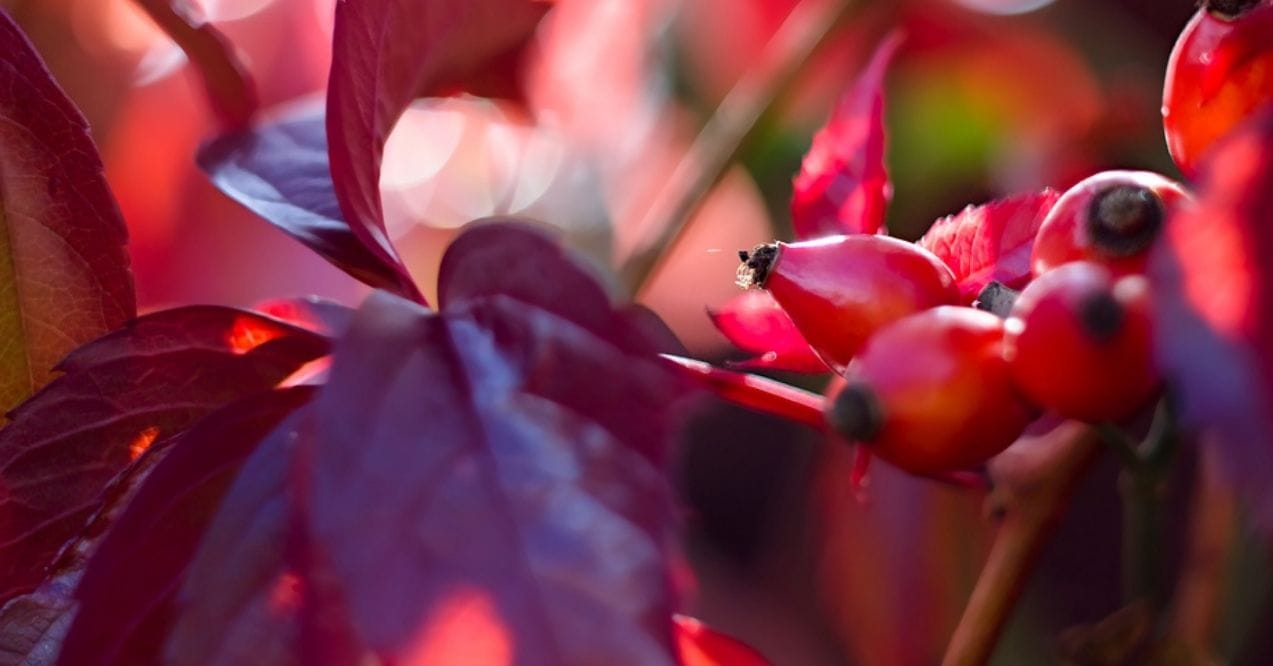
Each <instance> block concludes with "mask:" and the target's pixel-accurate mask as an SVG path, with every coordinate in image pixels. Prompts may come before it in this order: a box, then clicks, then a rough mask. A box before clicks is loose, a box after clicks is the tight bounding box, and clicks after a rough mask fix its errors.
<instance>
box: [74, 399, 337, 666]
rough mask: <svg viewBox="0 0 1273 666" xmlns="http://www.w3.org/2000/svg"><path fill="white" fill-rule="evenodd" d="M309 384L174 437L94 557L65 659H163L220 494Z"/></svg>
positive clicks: (247, 402)
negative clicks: (178, 596)
mask: <svg viewBox="0 0 1273 666" xmlns="http://www.w3.org/2000/svg"><path fill="white" fill-rule="evenodd" d="M312 393H313V390H312V389H310V388H303V389H302V388H297V389H287V390H285V391H273V392H268V393H264V394H258V395H255V396H251V397H249V398H246V399H244V400H241V401H239V402H236V403H233V404H231V405H229V406H227V407H225V408H223V409H221V410H218V411H216V412H213V413H212V414H210V415H208V416H207V417H205V418H203V419H202V420H200V421H199V422H198V423H196V424H195V425H194V426H193V427H192V428H191V429H190V430H187V431H186V432H184V433H181V434H180V435H177V436H176V441H175V442H173V443H172V444H171V445H170V446H169V447H168V451H167V452H166V454H165V455H164V457H163V459H162V460H161V461H160V462H159V464H158V465H156V466H155V468H154V469H153V470H152V471H151V472H150V473H149V474H148V475H147V477H146V479H145V481H144V482H143V483H142V484H141V487H140V488H139V489H138V490H137V492H136V494H135V495H134V497H133V499H132V501H130V502H129V504H128V507H127V509H126V510H125V511H124V512H123V513H122V515H120V516H119V518H118V519H116V520H115V521H113V523H112V524H111V527H110V531H109V532H107V534H106V537H105V539H104V540H103V541H102V542H101V544H100V545H99V546H98V547H97V549H96V551H95V552H94V553H93V555H92V558H91V559H90V560H89V562H88V568H87V569H86V570H85V572H84V576H83V578H82V579H81V581H80V584H79V586H78V587H77V588H76V590H75V597H76V598H77V599H78V600H79V604H80V605H79V612H78V613H76V616H75V620H74V621H73V622H72V624H71V627H70V630H69V631H68V632H67V634H66V638H65V640H64V642H63V644H62V650H61V653H60V655H59V657H58V663H60V664H66V665H68V666H69V665H76V666H88V665H90V664H121V665H126V664H142V663H159V662H160V661H161V657H162V647H163V642H164V639H165V638H166V637H167V633H168V630H169V629H170V627H171V624H172V621H173V597H174V595H175V593H176V590H177V589H178V587H179V586H180V583H181V581H182V579H183V578H184V575H185V571H186V567H187V565H188V564H189V561H190V559H191V558H192V557H193V555H194V553H195V549H196V547H197V546H198V544H199V540H200V538H202V536H203V533H204V530H205V529H206V528H207V526H208V523H210V522H211V520H212V517H213V515H214V514H215V512H216V509H217V506H218V505H219V504H220V500H221V498H222V496H224V494H225V492H226V490H227V489H228V487H229V485H230V482H231V481H233V479H234V476H235V475H236V474H237V473H238V471H239V468H240V467H241V466H242V464H243V462H244V461H245V460H246V459H247V458H248V456H250V455H251V454H252V452H253V450H254V449H255V448H256V445H257V444H258V443H259V442H260V441H261V440H262V439H263V438H264V437H265V436H266V435H268V434H270V432H271V431H273V430H274V429H275V427H276V426H278V424H279V422H280V421H281V420H282V419H283V418H284V417H286V416H287V415H288V414H289V413H290V412H292V411H293V410H295V409H296V408H297V407H299V406H301V405H303V404H304V403H305V402H306V401H308V400H309V398H310V397H311V395H312Z"/></svg>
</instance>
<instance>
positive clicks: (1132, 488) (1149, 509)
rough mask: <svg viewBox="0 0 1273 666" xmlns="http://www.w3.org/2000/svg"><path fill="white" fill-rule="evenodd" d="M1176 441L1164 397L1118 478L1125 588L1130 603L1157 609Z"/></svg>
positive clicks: (1162, 587) (1162, 588) (1162, 584)
mask: <svg viewBox="0 0 1273 666" xmlns="http://www.w3.org/2000/svg"><path fill="white" fill-rule="evenodd" d="M1177 443H1178V436H1177V433H1176V423H1175V415H1174V414H1173V413H1172V410H1171V408H1170V405H1169V400H1167V399H1164V400H1163V401H1162V402H1161V403H1159V406H1158V409H1157V411H1156V412H1155V413H1154V421H1153V423H1152V424H1151V425H1150V428H1149V433H1148V434H1147V435H1146V436H1145V440H1144V441H1143V442H1141V443H1140V444H1139V445H1138V446H1135V448H1134V451H1133V453H1134V463H1133V464H1124V466H1123V473H1122V476H1121V477H1120V479H1119V485H1120V490H1121V492H1122V495H1123V591H1124V594H1125V596H1126V599H1127V601H1128V602H1133V601H1136V600H1138V599H1140V600H1144V601H1145V602H1147V603H1148V604H1149V606H1150V608H1152V609H1153V610H1154V611H1155V612H1157V611H1161V610H1162V608H1163V606H1164V604H1165V603H1166V601H1167V599H1166V596H1167V589H1166V579H1165V571H1164V567H1163V561H1162V548H1163V534H1164V525H1163V515H1162V504H1163V501H1164V500H1165V497H1166V484H1167V477H1168V475H1169V474H1170V472H1171V464H1172V462H1174V461H1175V459H1176V455H1175V454H1176V450H1177V449H1178V448H1179V447H1178V446H1177Z"/></svg>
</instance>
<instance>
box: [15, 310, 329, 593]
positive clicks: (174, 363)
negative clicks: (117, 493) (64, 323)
mask: <svg viewBox="0 0 1273 666" xmlns="http://www.w3.org/2000/svg"><path fill="white" fill-rule="evenodd" d="M326 352H327V342H326V340H325V339H324V338H322V337H321V336H319V335H316V334H314V333H311V332H309V331H305V330H303V329H299V328H296V327H293V326H290V325H287V324H284V323H283V322H279V321H275V320H272V319H268V318H265V317H261V316H259V315H255V314H252V313H249V312H244V311H241V310H235V309H232V308H223V307H216V306H196V307H186V308H179V309H175V310H166V311H163V312H157V313H155V314H151V315H147V316H145V317H141V318H140V319H137V320H135V321H133V322H131V323H130V324H129V325H128V326H127V327H126V328H124V329H122V330H120V331H116V332H115V333H112V334H110V335H107V336H105V337H103V338H100V339H98V340H96V341H94V342H91V343H89V344H88V345H86V346H84V347H81V348H79V349H77V350H75V351H74V352H72V353H71V355H70V356H68V357H67V358H66V359H65V360H64V361H63V362H62V364H61V365H59V366H58V368H59V369H60V370H63V371H64V372H65V373H66V374H64V375H63V376H61V377H59V378H57V379H56V380H54V381H53V382H52V383H50V384H49V385H48V386H46V387H45V388H44V389H42V390H41V391H40V392H39V393H37V394H36V395H34V396H33V397H32V398H31V399H30V400H28V401H27V402H25V403H23V404H22V405H21V406H19V407H18V408H17V409H15V410H14V411H13V412H12V413H11V415H10V416H11V418H12V419H13V420H12V422H11V423H10V424H9V425H8V426H7V427H6V428H4V429H3V430H0V600H7V599H9V598H12V597H13V596H14V595H16V594H20V593H23V592H26V591H29V590H31V589H34V588H35V586H36V585H38V584H39V582H40V581H41V580H42V578H43V573H44V568H45V567H46V566H47V565H48V563H49V561H50V560H51V559H52V557H53V555H54V554H55V553H56V552H57V550H58V548H59V547H60V546H61V545H62V544H63V543H65V542H66V541H67V539H69V538H70V537H71V536H72V535H73V534H75V532H76V530H77V529H78V528H79V527H80V526H82V525H83V524H84V519H85V517H86V516H87V515H88V514H89V512H90V511H92V509H93V508H94V507H95V506H97V498H98V494H99V493H100V492H101V490H102V487H103V486H104V485H105V484H106V482H107V481H109V480H110V479H111V477H112V476H114V475H115V474H116V473H117V472H118V471H119V470H121V469H123V468H124V467H125V466H126V465H127V464H128V463H129V461H130V460H132V459H134V458H136V457H137V456H138V455H140V453H142V452H143V451H144V450H145V449H146V448H147V447H148V446H149V445H150V444H151V443H153V442H156V441H159V440H161V439H163V438H165V437H167V436H169V435H172V434H175V433H177V432H179V431H181V430H182V429H184V428H186V427H187V426H189V425H190V424H191V423H193V422H194V421H195V420H197V419H198V418H200V417H201V416H203V415H204V414H207V413H208V412H211V411H213V410H215V409H217V408H218V407H221V406H222V405H224V404H227V403H229V402H232V401H234V400H236V399H238V398H240V397H242V396H244V395H249V394H253V393H256V392H259V391H262V390H265V389H268V388H271V387H273V386H275V385H276V384H278V383H279V382H281V381H283V380H284V379H286V378H287V377H288V376H289V375H291V374H292V373H293V372H295V371H296V370H297V369H299V368H300V367H301V366H303V365H304V364H305V363H307V362H309V361H311V360H313V359H315V358H318V357H319V356H322V355H324V354H325V353H326Z"/></svg>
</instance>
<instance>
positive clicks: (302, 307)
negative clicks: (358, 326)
mask: <svg viewBox="0 0 1273 666" xmlns="http://www.w3.org/2000/svg"><path fill="white" fill-rule="evenodd" d="M252 310H253V311H255V312H260V313H261V314H265V315H269V316H271V317H273V318H275V319H278V320H281V321H285V322H287V323H289V324H293V325H295V326H300V327H301V328H304V329H306V330H310V331H313V332H315V333H319V334H321V335H325V336H327V337H329V338H339V337H341V336H343V335H344V334H345V331H346V330H347V329H348V328H349V324H350V322H352V321H353V319H354V309H353V308H351V307H349V306H347V305H342V304H340V303H337V302H335V301H329V300H327V299H325V298H319V297H318V296H306V297H304V298H276V299H272V300H268V301H262V302H260V303H257V304H256V305H254V306H252Z"/></svg>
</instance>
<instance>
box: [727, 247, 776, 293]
mask: <svg viewBox="0 0 1273 666" xmlns="http://www.w3.org/2000/svg"><path fill="white" fill-rule="evenodd" d="M738 260H739V261H741V262H742V263H741V264H740V265H739V266H738V274H737V276H736V277H735V279H734V283H735V284H737V285H738V286H739V287H740V288H742V289H764V288H765V278H767V277H769V270H770V269H771V268H773V264H774V262H775V261H777V260H778V244H777V243H762V244H760V245H757V246H756V247H753V248H752V249H751V251H750V252H748V251H747V250H739V251H738Z"/></svg>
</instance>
